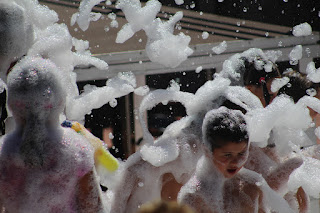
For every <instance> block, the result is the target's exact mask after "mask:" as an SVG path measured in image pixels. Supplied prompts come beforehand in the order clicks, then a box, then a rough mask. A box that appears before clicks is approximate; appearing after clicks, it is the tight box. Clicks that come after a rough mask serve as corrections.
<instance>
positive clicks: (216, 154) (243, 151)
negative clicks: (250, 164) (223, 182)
mask: <svg viewBox="0 0 320 213" xmlns="http://www.w3.org/2000/svg"><path fill="white" fill-rule="evenodd" d="M248 152H249V151H248V143H247V141H243V142H239V143H235V142H227V143H226V145H224V146H222V147H220V148H215V149H214V150H213V152H212V153H213V163H214V164H215V166H216V167H217V168H218V169H219V171H220V172H221V173H222V174H223V175H224V177H226V178H231V177H233V176H234V175H235V174H237V173H238V172H239V170H240V169H241V168H242V167H243V165H244V164H245V162H246V160H247V158H248Z"/></svg>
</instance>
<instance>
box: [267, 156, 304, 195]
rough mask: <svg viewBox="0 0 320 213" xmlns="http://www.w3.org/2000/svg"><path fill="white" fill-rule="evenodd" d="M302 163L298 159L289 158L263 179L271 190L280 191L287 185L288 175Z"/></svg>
mask: <svg viewBox="0 0 320 213" xmlns="http://www.w3.org/2000/svg"><path fill="white" fill-rule="evenodd" d="M302 163H303V160H302V159H300V158H291V159H289V160H287V161H285V162H283V163H280V164H279V165H278V166H277V168H276V169H274V170H273V171H272V172H271V173H270V174H269V175H268V176H267V177H266V178H265V179H266V181H267V183H268V184H269V186H270V187H271V188H272V189H273V190H275V191H278V190H281V188H282V187H283V186H285V185H286V184H287V182H288V180H289V177H290V174H291V173H292V172H293V171H294V170H295V169H297V168H298V167H300V166H301V164H302Z"/></svg>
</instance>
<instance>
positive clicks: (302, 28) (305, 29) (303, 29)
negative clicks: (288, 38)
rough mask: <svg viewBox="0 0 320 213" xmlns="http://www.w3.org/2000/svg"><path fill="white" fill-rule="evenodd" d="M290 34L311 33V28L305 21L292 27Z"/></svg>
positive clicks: (302, 34) (297, 35) (298, 35)
mask: <svg viewBox="0 0 320 213" xmlns="http://www.w3.org/2000/svg"><path fill="white" fill-rule="evenodd" d="M292 34H293V35H294V36H296V37H300V36H308V35H311V34H312V28H311V26H310V24H308V23H307V22H305V23H302V24H299V25H296V26H294V27H293V30H292Z"/></svg>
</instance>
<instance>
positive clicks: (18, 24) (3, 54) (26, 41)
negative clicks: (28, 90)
mask: <svg viewBox="0 0 320 213" xmlns="http://www.w3.org/2000/svg"><path fill="white" fill-rule="evenodd" d="M0 38H1V39H0V74H1V76H0V77H1V78H2V79H3V80H5V79H6V78H5V74H6V72H7V70H8V68H9V67H10V64H11V63H12V62H14V61H16V60H18V59H19V58H20V57H22V56H23V55H25V54H26V53H27V51H28V49H29V48H30V47H31V45H32V42H33V29H32V26H31V25H30V24H29V23H28V22H27V18H26V15H25V11H24V9H23V8H22V7H20V6H19V5H17V4H15V3H12V2H9V1H8V2H6V1H5V2H0Z"/></svg>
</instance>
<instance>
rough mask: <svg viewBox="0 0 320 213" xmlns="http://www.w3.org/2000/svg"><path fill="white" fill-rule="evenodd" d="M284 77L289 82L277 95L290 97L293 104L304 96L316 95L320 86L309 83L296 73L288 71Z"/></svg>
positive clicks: (303, 76) (304, 77)
mask: <svg viewBox="0 0 320 213" xmlns="http://www.w3.org/2000/svg"><path fill="white" fill-rule="evenodd" d="M284 76H285V77H288V78H289V82H288V83H287V84H286V85H284V86H283V87H282V88H281V89H280V90H279V92H278V94H279V95H281V94H286V95H288V96H289V97H291V98H292V99H293V101H294V102H295V103H297V102H298V100H299V99H300V98H302V97H303V96H305V95H309V96H315V95H317V92H318V90H319V87H320V85H319V84H318V83H313V82H312V81H309V79H308V78H307V77H306V75H303V74H301V73H299V72H297V71H290V72H287V73H285V74H284Z"/></svg>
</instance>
